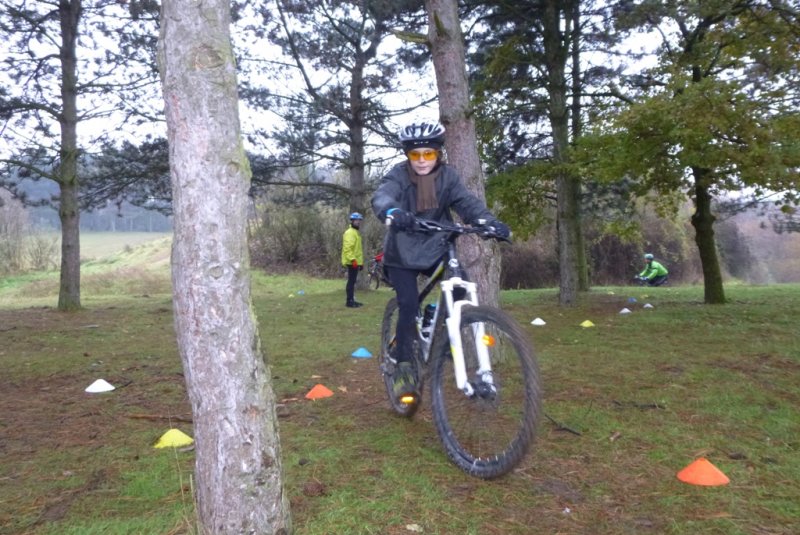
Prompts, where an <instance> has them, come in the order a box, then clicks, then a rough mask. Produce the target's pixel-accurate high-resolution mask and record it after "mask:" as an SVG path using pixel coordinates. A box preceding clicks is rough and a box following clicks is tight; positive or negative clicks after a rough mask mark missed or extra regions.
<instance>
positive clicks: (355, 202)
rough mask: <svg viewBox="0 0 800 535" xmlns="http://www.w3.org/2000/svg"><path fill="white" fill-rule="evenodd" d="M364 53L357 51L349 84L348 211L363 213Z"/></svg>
mask: <svg viewBox="0 0 800 535" xmlns="http://www.w3.org/2000/svg"><path fill="white" fill-rule="evenodd" d="M366 62H367V57H366V55H365V54H364V53H363V52H361V51H358V52H357V53H356V64H355V66H354V68H353V79H352V83H351V84H350V120H351V121H352V124H350V125H348V126H349V130H350V158H349V161H348V165H349V167H350V211H351V212H361V213H364V210H365V208H366V191H365V190H364V167H365V163H364V145H365V143H366V141H365V140H364V96H363V94H362V93H363V91H364V67H365V65H366Z"/></svg>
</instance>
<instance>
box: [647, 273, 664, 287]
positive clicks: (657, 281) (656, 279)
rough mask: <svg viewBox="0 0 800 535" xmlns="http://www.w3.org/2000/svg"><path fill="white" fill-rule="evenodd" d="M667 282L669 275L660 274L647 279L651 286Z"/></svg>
mask: <svg viewBox="0 0 800 535" xmlns="http://www.w3.org/2000/svg"><path fill="white" fill-rule="evenodd" d="M665 282H667V276H666V275H659V276H657V277H653V278H652V279H650V280H649V281H647V284H649V285H650V286H661V285H662V284H664V283H665Z"/></svg>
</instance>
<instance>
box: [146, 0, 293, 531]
mask: <svg viewBox="0 0 800 535" xmlns="http://www.w3.org/2000/svg"><path fill="white" fill-rule="evenodd" d="M230 16H231V15H230V3H229V2H226V1H224V0H208V1H206V2H202V3H197V2H189V1H186V0H165V1H164V2H163V5H162V15H161V24H162V29H161V37H160V39H159V53H158V56H159V68H160V71H161V79H162V85H163V91H164V101H165V110H166V117H167V128H168V140H169V146H170V168H171V170H170V175H171V181H172V189H173V205H174V214H175V234H174V240H175V241H174V245H173V251H172V280H173V288H174V289H173V302H174V307H175V312H174V313H175V327H176V331H177V336H178V348H179V350H180V354H181V359H182V361H183V366H184V370H185V375H186V383H187V388H188V391H189V397H190V400H191V403H192V412H193V417H194V433H195V440H196V447H197V450H196V452H197V460H196V482H197V485H196V487H197V510H198V518H199V522H200V529H201V532H203V533H214V534H218V533H274V534H279V533H280V534H286V533H289V532H290V531H291V519H290V514H289V506H288V501H287V498H286V496H285V494H284V493H283V483H282V474H281V466H282V464H281V450H280V442H279V440H278V429H277V421H276V415H275V399H274V394H273V391H272V386H271V376H270V370H269V367H268V366H267V362H266V359H265V357H264V354H263V351H262V348H261V342H260V339H259V335H258V330H257V325H256V319H255V317H254V314H253V309H252V302H251V295H250V266H249V258H248V250H247V238H246V199H247V192H248V189H249V186H250V179H251V173H250V166H249V163H248V160H247V156H246V154H245V151H244V148H243V145H242V140H241V132H240V123H239V114H238V96H237V83H236V66H235V61H234V56H233V50H232V46H231V42H230V28H229V27H230Z"/></svg>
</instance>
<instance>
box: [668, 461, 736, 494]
mask: <svg viewBox="0 0 800 535" xmlns="http://www.w3.org/2000/svg"><path fill="white" fill-rule="evenodd" d="M678 479H680V480H681V481H683V482H684V483H689V484H691V485H704V486H706V487H715V486H718V485H727V484H728V483H730V481H731V480H730V479H728V476H726V475H725V474H723V473H722V471H721V470H720V469H719V468H717V467H716V466H714V465H713V464H711V463H710V462H709V461H708V460H707V459H704V458H703V457H700V458H699V459H697V460H696V461H694V462H693V463H691V464H689V466H687V467H686V468H684V469H683V470H681V471H680V472H678Z"/></svg>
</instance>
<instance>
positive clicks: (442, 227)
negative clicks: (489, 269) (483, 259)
mask: <svg viewBox="0 0 800 535" xmlns="http://www.w3.org/2000/svg"><path fill="white" fill-rule="evenodd" d="M477 223H478V225H476V226H467V225H458V224H455V223H443V222H441V221H433V220H431V219H422V218H419V217H417V218H415V219H414V226H413V227H411V228H409V229H407V230H406V232H449V233H451V234H457V235H461V234H477V235H478V236H480V237H481V238H483V239H490V238H491V239H494V240H497V241H504V242H508V243H511V238H508V237H505V236H500V235H498V234H497V229H496V228H494V227H493V226H491V225H487V224H486V220H484V219H479V220H478V221H477ZM391 224H392V220H391V218H390V217H387V218H386V226H390V225H391Z"/></svg>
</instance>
